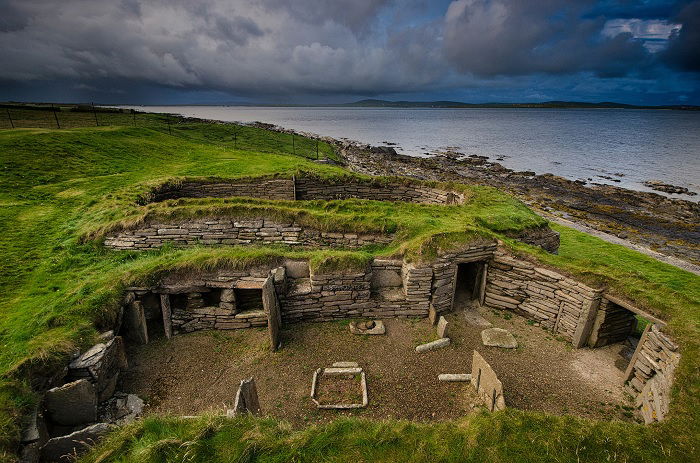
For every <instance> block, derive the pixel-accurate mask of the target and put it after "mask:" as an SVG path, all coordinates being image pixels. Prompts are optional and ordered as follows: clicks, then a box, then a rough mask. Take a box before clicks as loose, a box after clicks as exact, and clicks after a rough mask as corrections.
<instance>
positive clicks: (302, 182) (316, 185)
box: [295, 178, 464, 205]
mask: <svg viewBox="0 0 700 463" xmlns="http://www.w3.org/2000/svg"><path fill="white" fill-rule="evenodd" d="M295 187H296V199H299V200H304V199H308V200H311V199H323V200H334V199H349V198H358V199H371V200H375V201H406V202H412V203H421V204H443V205H444V204H461V203H463V202H464V195H462V194H460V193H457V192H454V191H445V190H440V189H437V188H431V187H428V186H424V185H420V184H403V183H399V182H389V183H378V182H372V181H362V180H359V179H358V180H355V181H349V180H346V181H343V182H339V181H328V180H320V179H315V178H298V179H296V184H295Z"/></svg>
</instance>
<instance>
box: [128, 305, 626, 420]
mask: <svg viewBox="0 0 700 463" xmlns="http://www.w3.org/2000/svg"><path fill="white" fill-rule="evenodd" d="M481 315H483V316H484V317H485V318H486V319H487V320H489V321H490V322H492V323H493V325H494V326H496V327H501V328H506V329H508V330H510V331H511V332H512V333H513V334H514V335H515V337H516V338H517V340H518V342H519V347H518V348H517V349H501V348H498V347H485V346H483V345H482V343H481V335H480V333H481V330H482V329H483V328H482V327H478V326H474V325H473V324H469V323H467V317H465V315H464V313H463V312H459V313H453V314H450V315H448V317H447V318H448V320H449V321H450V328H451V329H450V337H451V338H452V344H451V345H450V346H449V347H447V348H444V349H440V350H437V351H432V352H428V353H424V354H417V353H416V352H415V351H414V349H415V346H417V345H418V344H421V343H424V342H427V341H431V340H434V339H437V335H436V334H435V329H434V328H432V327H430V325H429V323H428V321H427V320H425V319H422V320H385V323H386V327H387V334H386V335H384V336H357V335H353V334H350V332H349V330H348V327H347V325H348V321H343V322H335V323H301V324H294V325H288V326H286V327H285V329H284V330H283V338H282V339H283V347H282V349H281V350H279V351H278V352H276V353H270V352H269V351H268V335H267V330H266V329H247V330H238V331H212V332H200V333H193V334H188V335H179V336H175V337H173V338H172V339H171V340H170V341H167V340H165V339H158V340H156V341H153V342H151V343H150V344H148V345H145V346H134V347H130V348H129V360H130V368H129V370H128V371H127V373H126V374H125V376H124V381H123V383H124V384H123V390H124V391H126V392H130V393H135V394H138V395H139V396H140V397H142V398H144V399H145V400H146V402H147V404H148V405H147V407H148V408H147V410H150V411H152V412H169V413H174V414H181V415H193V414H197V413H201V412H204V411H208V410H218V411H221V410H222V409H225V408H227V407H231V406H232V405H233V400H234V396H235V394H236V390H237V388H238V384H239V382H240V380H242V379H244V378H248V377H251V376H253V377H254V378H255V381H256V383H257V388H258V394H259V397H260V404H261V408H262V410H263V414H265V415H271V416H275V417H278V418H282V419H285V420H287V421H289V422H291V423H293V424H295V425H302V424H305V423H309V422H323V421H329V420H332V419H334V418H336V417H337V416H339V415H355V416H364V417H372V418H403V419H410V420H418V421H426V420H442V419H449V418H457V417H460V416H463V415H465V414H467V413H469V412H470V411H471V410H473V409H474V408H476V407H477V406H478V405H477V404H478V400H477V398H476V396H475V395H474V393H473V391H472V389H471V387H470V386H469V385H468V383H444V382H440V381H438V379H437V376H438V374H440V373H469V372H471V359H472V350H473V349H477V350H478V351H479V352H480V353H481V354H482V355H483V357H484V358H485V359H486V360H487V361H488V362H489V363H490V364H491V366H492V367H493V368H494V370H495V371H496V373H497V374H498V376H499V378H500V379H501V381H502V382H503V386H504V391H505V397H506V403H507V406H509V407H515V408H519V409H523V410H542V411H546V412H550V413H555V414H565V413H569V414H575V415H579V416H586V417H591V418H598V419H613V418H616V419H629V417H628V416H631V413H630V412H629V407H628V405H629V404H628V403H627V402H626V400H625V398H624V397H623V392H622V387H621V380H622V374H623V372H622V370H621V369H624V367H625V364H624V363H625V362H624V361H622V358H621V357H620V356H619V355H618V352H619V351H620V349H621V345H619V344H618V345H613V346H608V347H605V348H601V349H595V350H593V349H579V350H574V349H572V348H571V345H570V344H569V343H567V342H564V341H560V340H556V339H554V338H553V336H552V335H551V334H550V333H548V332H546V331H544V330H543V329H541V328H539V327H537V326H531V325H529V324H528V323H527V322H526V320H525V319H523V318H521V317H518V316H516V315H512V314H511V313H507V312H500V311H495V310H488V309H487V310H483V311H481ZM338 361H354V362H358V363H359V365H360V366H361V367H363V368H364V371H365V372H366V374H367V387H368V390H369V406H368V407H367V408H366V409H360V410H348V411H337V410H319V409H317V408H316V407H315V405H314V403H313V402H312V401H311V399H310V397H309V393H310V388H311V380H312V376H313V372H314V371H315V370H316V369H317V368H319V367H330V366H331V365H332V364H333V363H334V362H338Z"/></svg>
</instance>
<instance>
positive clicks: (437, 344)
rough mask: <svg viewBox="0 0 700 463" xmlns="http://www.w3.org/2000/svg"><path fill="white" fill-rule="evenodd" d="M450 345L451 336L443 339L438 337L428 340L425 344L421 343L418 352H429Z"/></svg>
mask: <svg viewBox="0 0 700 463" xmlns="http://www.w3.org/2000/svg"><path fill="white" fill-rule="evenodd" d="M449 345H450V338H442V339H438V340H437V341H433V342H428V343H425V344H421V345H420V346H416V352H418V353H423V352H429V351H431V350H435V349H440V348H442V347H447V346H449Z"/></svg>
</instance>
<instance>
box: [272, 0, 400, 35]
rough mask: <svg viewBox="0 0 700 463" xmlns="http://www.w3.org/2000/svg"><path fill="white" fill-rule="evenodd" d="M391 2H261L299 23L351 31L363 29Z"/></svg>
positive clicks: (355, 0) (358, 0)
mask: <svg viewBox="0 0 700 463" xmlns="http://www.w3.org/2000/svg"><path fill="white" fill-rule="evenodd" d="M390 3H393V0H294V1H291V2H290V1H288V0H263V4H264V5H266V6H267V7H269V8H270V9H279V10H287V11H288V12H289V13H290V14H291V15H292V16H293V17H294V19H296V20H297V21H299V22H302V23H305V24H322V23H324V22H326V21H333V22H337V23H339V24H342V25H345V26H347V27H349V28H350V29H352V30H355V31H357V30H362V29H365V28H366V27H367V26H368V25H369V24H370V23H372V22H374V18H375V17H376V15H377V13H379V11H380V10H381V9H382V8H383V7H385V6H387V5H388V4H390Z"/></svg>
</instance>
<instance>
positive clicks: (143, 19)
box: [0, 0, 700, 105]
mask: <svg viewBox="0 0 700 463" xmlns="http://www.w3.org/2000/svg"><path fill="white" fill-rule="evenodd" d="M364 98H381V99H390V100H411V101H429V100H454V101H464V102H470V103H483V102H532V101H534V102H537V101H550V100H568V101H587V102H598V101H615V102H621V103H630V104H651V105H658V104H695V105H700V0H683V1H662V0H640V1H633V0H574V1H572V0H403V1H401V0H286V1H285V0H61V1H58V0H52V1H49V0H0V100H6V101H7V100H11V101H54V102H90V101H94V102H96V103H105V104H107V103H113V104H236V103H267V104H274V103H285V104H288V103H296V104H304V103H314V104H317V103H344V102H352V101H356V100H360V99H364Z"/></svg>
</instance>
